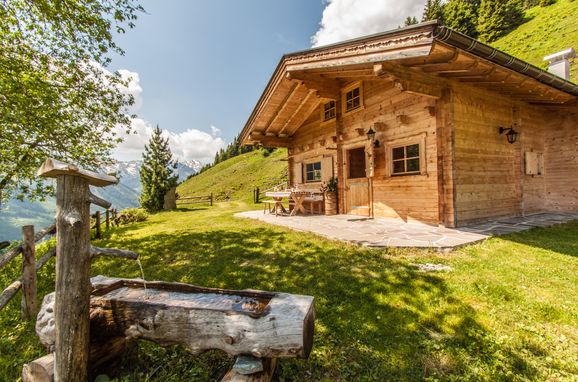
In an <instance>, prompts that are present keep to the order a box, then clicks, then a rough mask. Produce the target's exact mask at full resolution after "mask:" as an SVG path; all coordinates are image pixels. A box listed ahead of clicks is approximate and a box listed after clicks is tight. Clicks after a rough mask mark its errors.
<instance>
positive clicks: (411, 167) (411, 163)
mask: <svg viewBox="0 0 578 382" xmlns="http://www.w3.org/2000/svg"><path fill="white" fill-rule="evenodd" d="M418 171H419V158H415V159H408V160H407V172H418Z"/></svg>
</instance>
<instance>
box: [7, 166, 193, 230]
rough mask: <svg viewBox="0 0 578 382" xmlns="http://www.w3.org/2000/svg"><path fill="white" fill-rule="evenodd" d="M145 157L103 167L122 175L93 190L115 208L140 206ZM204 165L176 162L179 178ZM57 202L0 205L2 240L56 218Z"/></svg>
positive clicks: (44, 224)
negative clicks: (116, 179)
mask: <svg viewBox="0 0 578 382" xmlns="http://www.w3.org/2000/svg"><path fill="white" fill-rule="evenodd" d="M141 166H142V161H140V160H133V161H119V162H117V163H116V164H115V165H113V166H109V167H107V168H105V169H103V172H106V173H116V175H117V176H118V177H119V178H120V179H119V183H118V184H117V185H114V186H109V187H104V188H96V187H92V192H93V193H94V194H96V195H97V196H100V197H101V198H103V199H105V200H108V201H109V202H111V203H112V205H113V208H116V209H118V210H122V209H124V208H132V207H138V205H139V203H138V198H139V195H140V192H141V189H142V188H141V184H140V175H139V170H140V168H141ZM201 167H203V164H202V163H201V162H199V161H197V160H190V161H183V162H179V163H178V164H177V173H178V174H179V182H182V181H184V180H186V179H187V178H188V177H189V176H190V175H193V174H196V173H197V172H199V170H200V169H201ZM55 213H56V205H55V200H54V198H53V197H49V198H47V199H46V201H44V202H30V201H24V202H20V201H18V200H11V201H9V202H8V203H6V205H4V206H2V208H0V241H2V240H15V239H19V238H20V234H21V228H20V227H22V226H23V225H27V224H34V225H35V226H36V229H40V228H44V227H45V226H47V225H49V224H50V222H52V220H53V219H54V215H55Z"/></svg>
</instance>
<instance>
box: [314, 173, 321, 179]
mask: <svg viewBox="0 0 578 382" xmlns="http://www.w3.org/2000/svg"><path fill="white" fill-rule="evenodd" d="M313 174H314V175H313V178H314V179H315V180H321V171H315V172H314V173H313Z"/></svg>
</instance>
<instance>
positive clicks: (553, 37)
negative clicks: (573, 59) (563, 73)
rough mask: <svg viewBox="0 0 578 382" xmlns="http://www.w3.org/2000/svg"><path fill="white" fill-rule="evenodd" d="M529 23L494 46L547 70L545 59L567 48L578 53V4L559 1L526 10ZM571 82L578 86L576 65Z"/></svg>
mask: <svg viewBox="0 0 578 382" xmlns="http://www.w3.org/2000/svg"><path fill="white" fill-rule="evenodd" d="M526 19H528V21H527V22H525V23H524V24H522V25H520V26H519V27H518V28H516V29H515V30H513V31H512V32H510V33H509V34H508V35H506V36H504V37H502V38H500V39H498V40H497V41H495V42H493V43H492V46H494V47H496V48H498V49H500V50H503V51H504V52H507V53H509V54H511V55H513V56H515V57H518V58H520V59H522V60H525V61H528V62H529V63H531V64H533V65H536V66H538V67H540V68H543V69H546V68H547V67H548V64H547V63H546V62H545V61H544V60H543V58H544V56H547V55H549V54H552V53H556V52H559V51H561V50H564V49H567V48H574V49H577V50H578V1H575V0H558V1H557V2H556V3H555V4H553V5H550V6H548V7H534V8H531V9H529V10H528V11H526ZM570 73H571V80H572V82H574V83H578V67H577V66H576V65H572V66H571V69H570Z"/></svg>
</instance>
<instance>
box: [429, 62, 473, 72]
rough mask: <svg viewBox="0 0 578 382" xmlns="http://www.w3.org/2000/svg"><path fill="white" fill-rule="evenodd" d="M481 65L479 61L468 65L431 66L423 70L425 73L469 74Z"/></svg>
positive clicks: (445, 64) (446, 64)
mask: <svg viewBox="0 0 578 382" xmlns="http://www.w3.org/2000/svg"><path fill="white" fill-rule="evenodd" d="M479 64H480V62H479V61H473V62H468V63H466V64H453V63H451V62H448V63H443V64H436V65H430V66H426V67H423V68H421V70H422V72H424V73H464V72H469V71H471V70H472V69H474V68H476V67H477V66H478V65H479Z"/></svg>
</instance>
